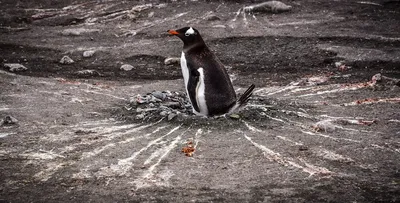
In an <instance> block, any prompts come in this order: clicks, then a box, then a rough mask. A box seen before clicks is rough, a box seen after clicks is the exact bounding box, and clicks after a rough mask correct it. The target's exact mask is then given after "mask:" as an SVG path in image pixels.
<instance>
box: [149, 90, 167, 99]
mask: <svg viewBox="0 0 400 203" xmlns="http://www.w3.org/2000/svg"><path fill="white" fill-rule="evenodd" d="M151 95H153V96H154V97H155V98H157V99H161V100H164V99H165V98H166V97H167V95H166V94H164V93H162V92H160V91H154V92H152V93H151Z"/></svg>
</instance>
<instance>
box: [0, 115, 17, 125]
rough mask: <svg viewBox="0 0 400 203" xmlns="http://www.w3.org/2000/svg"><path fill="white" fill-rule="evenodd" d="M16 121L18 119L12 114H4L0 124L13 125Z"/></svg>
mask: <svg viewBox="0 0 400 203" xmlns="http://www.w3.org/2000/svg"><path fill="white" fill-rule="evenodd" d="M17 123H18V120H17V119H16V118H14V117H12V116H6V117H4V119H3V120H2V121H1V122H0V125H15V124H17Z"/></svg>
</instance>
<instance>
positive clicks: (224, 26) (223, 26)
mask: <svg viewBox="0 0 400 203" xmlns="http://www.w3.org/2000/svg"><path fill="white" fill-rule="evenodd" d="M213 27H214V28H226V25H214V26H213Z"/></svg>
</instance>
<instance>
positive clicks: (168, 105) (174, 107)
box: [164, 101, 182, 109]
mask: <svg viewBox="0 0 400 203" xmlns="http://www.w3.org/2000/svg"><path fill="white" fill-rule="evenodd" d="M164 106H166V107H169V108H173V109H176V108H180V107H182V105H181V103H179V102H173V101H171V102H167V103H165V104H164Z"/></svg>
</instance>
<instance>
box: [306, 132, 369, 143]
mask: <svg viewBox="0 0 400 203" xmlns="http://www.w3.org/2000/svg"><path fill="white" fill-rule="evenodd" d="M301 132H302V133H304V134H307V135H314V136H319V137H324V138H328V139H331V140H344V141H348V142H354V143H361V141H359V140H353V139H348V138H341V137H332V136H329V135H325V134H322V133H313V132H309V131H305V130H301Z"/></svg>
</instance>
